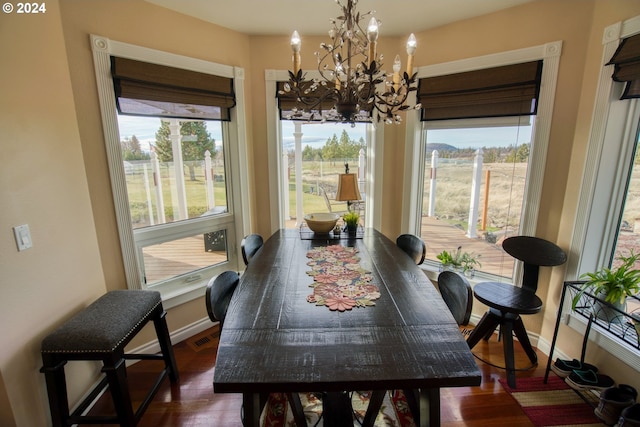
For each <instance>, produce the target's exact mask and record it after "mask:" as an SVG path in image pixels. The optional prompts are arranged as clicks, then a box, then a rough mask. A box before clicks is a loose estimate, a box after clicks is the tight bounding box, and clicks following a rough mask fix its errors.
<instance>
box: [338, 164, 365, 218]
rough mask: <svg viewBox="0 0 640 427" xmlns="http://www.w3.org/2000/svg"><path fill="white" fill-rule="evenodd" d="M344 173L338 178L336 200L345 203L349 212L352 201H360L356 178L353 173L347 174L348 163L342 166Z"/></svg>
mask: <svg viewBox="0 0 640 427" xmlns="http://www.w3.org/2000/svg"><path fill="white" fill-rule="evenodd" d="M344 167H345V172H344V173H341V174H340V175H339V177H338V192H337V194H336V200H337V201H339V202H347V210H348V211H349V212H351V205H352V204H353V201H354V200H362V197H361V196H360V190H359V189H358V178H357V177H356V174H355V173H349V163H345V164H344Z"/></svg>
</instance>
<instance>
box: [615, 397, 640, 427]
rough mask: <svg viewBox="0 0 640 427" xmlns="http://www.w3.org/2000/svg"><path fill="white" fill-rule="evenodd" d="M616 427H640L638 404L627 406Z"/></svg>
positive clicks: (639, 407)
mask: <svg viewBox="0 0 640 427" xmlns="http://www.w3.org/2000/svg"><path fill="white" fill-rule="evenodd" d="M618 427H640V403H636V404H635V405H632V406H629V407H627V408H625V409H624V410H623V411H622V414H620V419H619V420H618Z"/></svg>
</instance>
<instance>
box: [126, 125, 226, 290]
mask: <svg viewBox="0 0 640 427" xmlns="http://www.w3.org/2000/svg"><path fill="white" fill-rule="evenodd" d="M118 128H119V130H120V138H121V146H122V159H123V167H124V170H125V176H126V187H127V199H128V202H129V215H130V217H131V227H132V229H133V237H134V241H135V244H136V247H137V248H138V264H139V268H140V270H141V272H142V277H143V284H144V286H143V287H145V288H148V289H153V288H154V287H157V286H161V285H164V284H166V283H168V282H169V281H173V280H176V279H178V278H183V280H184V281H185V282H186V283H191V282H195V281H198V280H202V279H203V278H204V277H207V275H209V276H210V274H209V273H208V272H207V270H210V269H211V268H212V267H215V266H218V265H222V264H224V263H228V261H229V254H228V247H227V233H230V232H231V230H230V229H229V228H231V229H232V228H233V222H230V221H229V215H228V213H229V212H230V209H229V204H228V200H227V194H228V193H229V191H228V190H227V185H228V184H229V182H230V180H229V179H228V177H227V173H226V168H225V158H224V154H225V152H227V151H228V149H225V145H227V147H228V144H225V138H224V137H223V135H224V132H223V126H222V122H215V121H203V120H188V119H161V118H160V117H156V118H150V117H138V116H124V115H118ZM190 223H192V224H190ZM196 223H197V225H196Z"/></svg>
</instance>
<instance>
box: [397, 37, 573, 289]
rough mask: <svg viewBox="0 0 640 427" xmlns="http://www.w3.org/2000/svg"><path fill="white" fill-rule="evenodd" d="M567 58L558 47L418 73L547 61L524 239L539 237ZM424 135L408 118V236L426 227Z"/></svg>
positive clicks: (416, 115)
mask: <svg viewBox="0 0 640 427" xmlns="http://www.w3.org/2000/svg"><path fill="white" fill-rule="evenodd" d="M561 53H562V41H555V42H550V43H546V44H543V45H539V46H533V47H529V48H524V49H518V50H513V51H508V52H501V53H497V54H492V55H485V56H479V57H475V58H468V59H462V60H458V61H452V62H446V63H442V64H434V65H428V66H423V67H419V68H418V69H417V73H418V78H427V77H434V76H441V75H446V74H453V73H461V72H465V71H473V70H479V69H483V68H492V67H499V66H503V65H511V64H518V63H522V62H529V61H536V60H540V59H542V60H544V65H543V67H542V79H541V82H540V96H539V100H538V113H537V114H536V120H535V126H534V129H533V133H532V142H533V150H532V151H531V157H530V159H529V167H528V168H527V183H528V184H527V188H526V189H525V195H524V200H523V204H522V212H521V226H520V233H521V234H523V235H529V236H533V235H535V231H536V230H535V227H536V224H537V220H538V211H539V208H540V197H541V194H542V184H543V180H544V169H545V165H546V158H547V150H548V146H549V133H550V130H551V119H552V113H553V105H554V102H555V93H556V82H557V77H558V69H559V67H560V55H561ZM422 129H423V128H422V123H421V122H420V112H419V111H410V112H408V113H407V133H406V140H405V159H404V160H405V161H404V164H405V173H404V178H403V182H404V185H403V188H404V193H403V203H402V206H403V209H402V212H403V214H402V230H403V232H408V233H417V231H418V230H419V228H420V221H421V219H420V218H419V217H418V212H420V209H419V203H420V202H421V200H420V198H419V197H416V194H421V192H422V181H423V173H424V168H423V167H422V165H423V164H424V159H425V153H424V151H425V148H426V147H425V144H423V143H422V135H423V130H422ZM521 269H522V263H521V262H517V263H516V269H515V271H514V277H520V276H521V274H520V270H521Z"/></svg>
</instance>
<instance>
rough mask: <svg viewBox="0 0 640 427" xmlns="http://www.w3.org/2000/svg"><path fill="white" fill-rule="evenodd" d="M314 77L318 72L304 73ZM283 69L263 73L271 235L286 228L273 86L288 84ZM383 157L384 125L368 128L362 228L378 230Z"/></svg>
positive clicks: (279, 130)
mask: <svg viewBox="0 0 640 427" xmlns="http://www.w3.org/2000/svg"><path fill="white" fill-rule="evenodd" d="M305 73H306V74H307V75H308V76H309V77H310V78H314V77H315V76H316V74H318V75H319V73H318V72H317V71H315V72H314V71H305ZM288 80H289V72H288V71H285V70H266V71H265V99H266V109H267V110H266V111H267V147H268V151H269V152H268V160H269V194H270V200H269V201H270V206H269V211H270V215H271V232H275V231H276V230H278V229H280V228H284V226H285V217H286V214H285V212H284V208H283V197H284V196H283V194H282V191H284V190H283V189H284V183H283V182H282V174H281V173H280V171H281V167H282V154H283V153H282V144H281V143H280V141H281V140H282V135H281V127H280V126H279V122H280V119H279V117H280V115H279V113H278V101H277V99H276V87H277V83H278V82H282V81H288ZM383 154H384V126H382V125H381V126H374V125H373V124H370V125H368V126H367V170H366V171H365V193H366V194H367V197H366V200H365V212H367V215H365V227H373V228H376V229H378V230H379V229H380V224H381V222H380V218H381V213H382V197H381V195H382V182H383V181H382V170H383V167H382V159H383Z"/></svg>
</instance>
